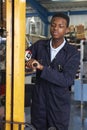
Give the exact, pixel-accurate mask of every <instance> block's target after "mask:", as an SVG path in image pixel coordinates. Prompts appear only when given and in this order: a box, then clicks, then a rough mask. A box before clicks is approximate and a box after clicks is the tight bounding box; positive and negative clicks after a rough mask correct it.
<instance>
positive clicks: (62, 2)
mask: <svg viewBox="0 0 87 130" xmlns="http://www.w3.org/2000/svg"><path fill="white" fill-rule="evenodd" d="M26 1H27V4H26V10H27V11H29V12H35V10H34V8H32V7H31V0H26ZM28 1H29V2H28ZM32 1H36V2H37V3H39V4H40V5H41V6H43V7H45V8H46V9H47V10H48V11H49V12H56V11H61V10H62V11H75V10H78V11H79V10H87V0H57V1H52V0H32Z"/></svg>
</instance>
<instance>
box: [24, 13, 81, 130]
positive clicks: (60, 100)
mask: <svg viewBox="0 0 87 130" xmlns="http://www.w3.org/2000/svg"><path fill="white" fill-rule="evenodd" d="M68 26H69V17H68V16H67V15H65V14H63V13H57V14H55V15H54V16H53V17H52V20H51V26H50V33H51V36H52V37H51V39H48V40H40V41H37V42H36V43H35V44H33V45H32V46H31V47H30V48H29V50H30V51H31V52H32V58H31V60H29V61H28V62H27V63H26V65H27V66H28V67H29V68H33V69H36V85H35V87H34V89H33V98H32V107H31V123H32V125H34V126H35V128H36V129H37V130H48V129H49V128H56V130H68V125H69V117H70V92H69V87H70V86H71V85H72V84H73V82H74V78H75V75H76V72H77V69H78V66H79V62H80V55H79V52H78V51H77V49H76V48H75V47H74V46H72V45H70V44H69V43H68V42H67V40H66V39H65V38H64V36H65V34H66V33H67V32H68ZM35 64H36V65H35Z"/></svg>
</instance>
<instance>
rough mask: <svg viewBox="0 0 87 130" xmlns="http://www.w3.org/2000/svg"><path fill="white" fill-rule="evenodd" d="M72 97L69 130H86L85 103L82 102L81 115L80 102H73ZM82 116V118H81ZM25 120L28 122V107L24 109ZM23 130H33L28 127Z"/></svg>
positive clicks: (86, 107) (86, 103) (86, 110)
mask: <svg viewBox="0 0 87 130" xmlns="http://www.w3.org/2000/svg"><path fill="white" fill-rule="evenodd" d="M71 96H72V102H71V113H70V125H69V130H87V102H84V105H83V106H84V107H83V112H82V113H81V102H80V101H75V100H74V99H73V95H72V94H71ZM81 114H83V118H81ZM25 120H26V122H30V120H31V117H30V107H25ZM25 130H33V129H31V128H29V127H25Z"/></svg>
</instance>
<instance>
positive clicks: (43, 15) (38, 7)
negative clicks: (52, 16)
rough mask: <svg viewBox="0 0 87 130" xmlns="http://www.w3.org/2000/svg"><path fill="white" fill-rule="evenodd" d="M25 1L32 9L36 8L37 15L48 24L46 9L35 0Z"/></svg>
mask: <svg viewBox="0 0 87 130" xmlns="http://www.w3.org/2000/svg"><path fill="white" fill-rule="evenodd" d="M26 3H28V4H30V5H31V7H32V8H33V9H35V10H36V12H37V13H38V16H39V17H40V18H41V20H42V21H43V22H44V23H45V24H49V21H48V10H47V9H46V8H44V7H43V6H42V5H40V3H39V2H38V1H36V0H26Z"/></svg>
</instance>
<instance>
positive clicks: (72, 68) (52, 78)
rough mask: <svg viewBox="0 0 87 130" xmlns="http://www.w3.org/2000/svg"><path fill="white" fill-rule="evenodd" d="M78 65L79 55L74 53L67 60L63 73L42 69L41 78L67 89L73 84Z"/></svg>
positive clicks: (46, 68) (51, 69)
mask: <svg viewBox="0 0 87 130" xmlns="http://www.w3.org/2000/svg"><path fill="white" fill-rule="evenodd" d="M79 64H80V53H79V52H78V51H75V52H74V53H73V55H72V56H71V57H70V58H69V59H68V60H67V62H66V63H65V65H64V68H63V71H62V72H59V71H58V70H57V69H53V68H52V67H51V66H50V67H44V69H43V71H42V73H41V78H42V79H44V80H47V81H49V82H50V83H53V84H56V85H58V86H62V87H69V86H71V85H72V84H73V82H74V78H75V75H76V72H77V69H78V67H79Z"/></svg>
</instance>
